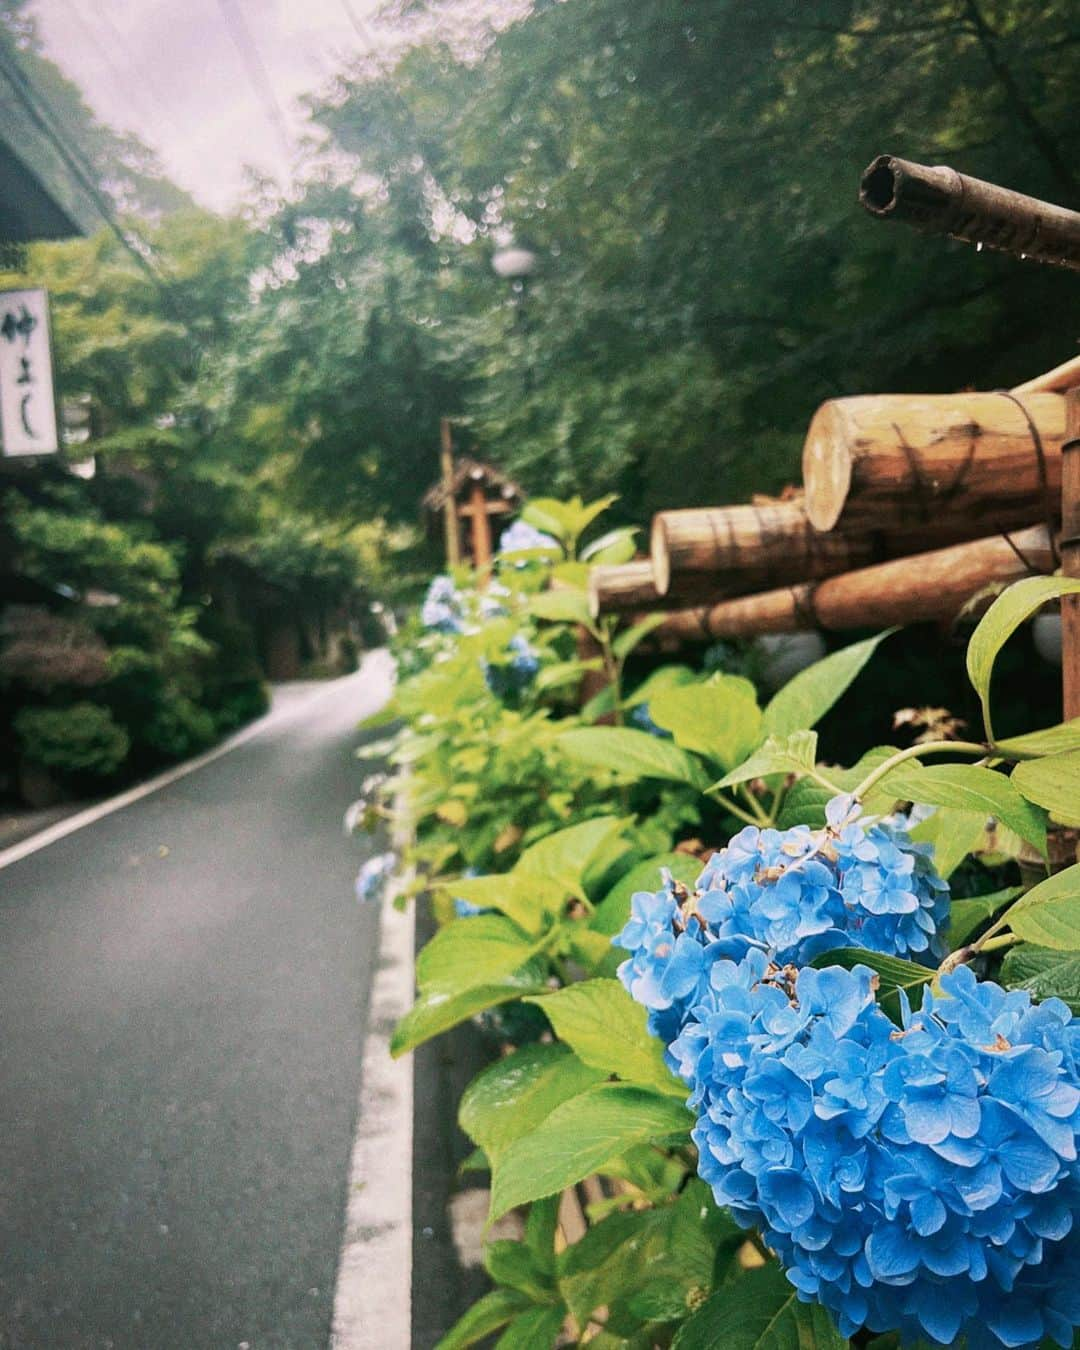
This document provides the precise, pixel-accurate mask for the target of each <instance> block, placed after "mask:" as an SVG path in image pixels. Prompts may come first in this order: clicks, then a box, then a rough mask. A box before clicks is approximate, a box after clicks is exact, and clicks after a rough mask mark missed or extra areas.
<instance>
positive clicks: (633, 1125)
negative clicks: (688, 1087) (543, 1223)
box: [490, 1083, 693, 1220]
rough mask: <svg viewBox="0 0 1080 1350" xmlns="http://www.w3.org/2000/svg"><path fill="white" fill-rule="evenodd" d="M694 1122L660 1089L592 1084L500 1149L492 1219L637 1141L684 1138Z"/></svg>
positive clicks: (597, 1168)
mask: <svg viewBox="0 0 1080 1350" xmlns="http://www.w3.org/2000/svg"><path fill="white" fill-rule="evenodd" d="M692 1120H693V1118H692V1116H691V1115H690V1113H689V1111H687V1109H686V1107H685V1106H683V1105H682V1104H681V1103H680V1102H678V1101H676V1100H674V1098H672V1097H666V1096H663V1095H661V1094H660V1093H657V1092H650V1091H647V1090H646V1089H644V1088H639V1087H631V1086H629V1085H624V1084H621V1083H616V1084H608V1083H602V1084H600V1085H599V1086H597V1087H593V1088H590V1089H588V1091H586V1092H583V1093H581V1094H580V1095H579V1096H577V1097H574V1098H572V1099H571V1100H570V1101H567V1102H563V1104H562V1105H561V1106H557V1107H556V1108H555V1110H554V1111H552V1113H551V1114H550V1115H549V1116H548V1117H547V1118H546V1119H545V1120H544V1121H542V1122H541V1123H540V1125H539V1126H538V1127H537V1128H536V1129H534V1130H532V1131H530V1132H529V1133H528V1134H524V1135H522V1136H521V1137H520V1138H518V1139H515V1140H514V1142H513V1143H512V1144H510V1145H508V1146H507V1148H506V1149H505V1150H504V1151H503V1152H502V1153H501V1155H500V1156H499V1158H498V1160H497V1161H496V1162H495V1164H494V1167H495V1170H494V1175H493V1177H492V1190H491V1214H490V1217H491V1219H492V1220H495V1219H497V1218H499V1217H500V1216H501V1215H503V1214H505V1213H506V1212H507V1211H508V1210H511V1209H513V1208H514V1207H515V1206H517V1205H523V1204H526V1203H527V1202H528V1201H530V1200H537V1199H539V1198H540V1197H541V1196H543V1195H553V1194H554V1193H555V1192H556V1191H561V1190H563V1189H564V1188H565V1187H567V1186H573V1185H575V1184H576V1183H577V1182H579V1181H581V1180H583V1179H584V1178H585V1177H587V1176H591V1175H592V1174H593V1173H594V1172H599V1171H602V1170H603V1168H604V1165H605V1164H606V1163H608V1162H611V1161H612V1160H614V1159H616V1158H618V1157H619V1156H620V1155H621V1154H623V1153H625V1152H627V1150H628V1149H631V1148H633V1147H634V1145H635V1144H643V1143H648V1142H649V1141H651V1140H655V1141H664V1140H671V1139H675V1138H682V1137H684V1136H685V1134H686V1132H687V1131H688V1130H689V1128H690V1125H691V1124H692Z"/></svg>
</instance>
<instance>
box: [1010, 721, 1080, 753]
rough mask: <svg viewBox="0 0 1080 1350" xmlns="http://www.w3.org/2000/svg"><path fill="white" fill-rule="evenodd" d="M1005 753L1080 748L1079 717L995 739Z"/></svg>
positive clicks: (1060, 751)
mask: <svg viewBox="0 0 1080 1350" xmlns="http://www.w3.org/2000/svg"><path fill="white" fill-rule="evenodd" d="M995 745H996V746H997V748H998V749H999V750H1003V751H1004V752H1005V753H1006V754H1007V755H1060V754H1064V752H1065V751H1066V750H1080V717H1074V718H1073V719H1072V720H1071V721H1070V722H1059V723H1058V724H1057V726H1053V727H1044V728H1043V730H1042V731H1028V732H1025V734H1024V735H1023V736H1009V737H1008V738H1007V739H1006V740H1003V741H995Z"/></svg>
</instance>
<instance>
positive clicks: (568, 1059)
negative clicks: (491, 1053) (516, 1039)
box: [458, 1044, 605, 1156]
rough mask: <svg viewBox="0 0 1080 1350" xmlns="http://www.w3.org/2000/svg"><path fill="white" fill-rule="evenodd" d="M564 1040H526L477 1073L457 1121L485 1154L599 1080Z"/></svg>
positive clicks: (532, 1125)
mask: <svg viewBox="0 0 1080 1350" xmlns="http://www.w3.org/2000/svg"><path fill="white" fill-rule="evenodd" d="M604 1077H605V1075H604V1074H603V1073H602V1072H600V1071H598V1070H596V1069H591V1068H589V1066H588V1065H587V1064H582V1062H581V1060H579V1059H578V1058H577V1056H576V1055H575V1054H574V1053H573V1052H572V1051H571V1050H570V1048H569V1047H568V1046H565V1045H558V1044H552V1045H542V1044H535V1045H526V1046H522V1048H521V1049H520V1050H515V1051H514V1053H513V1054H511V1055H507V1056H506V1057H505V1058H504V1059H500V1060H497V1061H496V1062H495V1063H494V1064H492V1065H490V1066H489V1067H488V1068H486V1069H484V1070H483V1072H482V1073H480V1074H478V1075H477V1076H476V1077H475V1078H474V1079H473V1080H472V1082H471V1083H470V1084H469V1086H468V1087H467V1088H466V1089H465V1092H464V1094H463V1096H462V1098H461V1103H460V1105H459V1107H458V1122H459V1124H460V1125H461V1128H462V1129H463V1130H464V1131H465V1133H466V1134H467V1135H468V1136H469V1138H470V1139H471V1140H472V1141H473V1142H474V1143H475V1144H478V1145H479V1146H480V1147H481V1148H482V1149H483V1150H484V1152H485V1153H487V1154H488V1155H489V1156H490V1155H492V1154H495V1155H497V1154H498V1152H499V1150H500V1149H502V1148H505V1146H506V1145H507V1144H509V1143H511V1142H512V1141H513V1140H514V1139H517V1138H519V1137H520V1136H521V1135H523V1134H527V1133H529V1131H530V1130H533V1129H535V1128H536V1126H537V1125H539V1124H540V1122H541V1121H542V1120H545V1119H546V1118H547V1117H548V1116H549V1115H550V1114H551V1112H552V1111H554V1109H555V1108H556V1107H557V1106H560V1105H561V1104H562V1103H563V1102H565V1101H568V1100H569V1099H570V1098H571V1097H576V1096H578V1094H579V1093H582V1092H584V1091H585V1090H586V1088H590V1087H593V1086H595V1085H596V1084H597V1083H600V1082H602V1081H603V1079H604Z"/></svg>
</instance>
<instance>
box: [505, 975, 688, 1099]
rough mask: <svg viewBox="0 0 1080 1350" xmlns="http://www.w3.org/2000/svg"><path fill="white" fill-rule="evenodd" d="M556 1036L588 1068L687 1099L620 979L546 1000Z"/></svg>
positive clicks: (541, 1003)
mask: <svg viewBox="0 0 1080 1350" xmlns="http://www.w3.org/2000/svg"><path fill="white" fill-rule="evenodd" d="M526 1002H528V1003H535V1004H536V1005H537V1007H539V1008H542V1009H543V1010H544V1014H545V1016H546V1017H547V1019H548V1021H549V1022H550V1023H551V1025H552V1028H553V1029H554V1031H555V1034H556V1036H558V1037H559V1039H560V1040H561V1041H565V1042H566V1044H567V1045H569V1046H570V1048H571V1050H573V1051H574V1053H575V1054H576V1055H577V1057H578V1058H579V1059H580V1060H581V1061H582V1062H583V1063H585V1064H588V1065H590V1066H591V1067H592V1068H594V1069H600V1070H603V1072H605V1073H609V1074H610V1073H613V1074H617V1075H618V1077H619V1078H622V1079H625V1080H627V1081H628V1082H631V1083H640V1084H642V1085H643V1086H645V1087H652V1088H656V1089H657V1090H658V1091H659V1092H664V1093H668V1094H670V1095H671V1096H674V1097H679V1098H681V1099H684V1100H685V1098H686V1086H685V1084H683V1083H681V1082H679V1080H678V1079H677V1078H676V1077H675V1076H674V1075H673V1074H672V1072H671V1071H670V1069H668V1067H667V1066H666V1065H665V1063H664V1054H663V1047H662V1046H661V1044H660V1042H659V1041H658V1040H657V1039H656V1037H655V1036H650V1035H649V1031H648V1027H647V1021H648V1014H647V1012H646V1011H645V1009H644V1008H643V1007H642V1006H641V1004H640V1003H635V1002H634V1000H633V999H632V998H631V997H630V995H629V994H628V993H627V992H626V990H625V989H624V988H623V987H622V985H621V984H620V983H619V981H618V980H583V981H581V982H580V983H578V984H571V985H567V986H566V988H564V989H557V990H556V991H555V992H554V993H552V994H546V995H544V996H543V997H542V998H529V999H527V1000H526Z"/></svg>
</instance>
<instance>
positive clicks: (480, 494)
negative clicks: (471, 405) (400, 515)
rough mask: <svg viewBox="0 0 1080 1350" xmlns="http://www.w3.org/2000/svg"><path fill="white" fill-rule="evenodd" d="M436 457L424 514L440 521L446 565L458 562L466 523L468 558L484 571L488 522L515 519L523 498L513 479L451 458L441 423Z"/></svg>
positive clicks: (489, 530)
mask: <svg viewBox="0 0 1080 1350" xmlns="http://www.w3.org/2000/svg"><path fill="white" fill-rule="evenodd" d="M440 457H441V463H442V471H443V472H442V477H441V478H440V480H439V481H438V482H437V483H435V484H433V485H432V486H431V487H430V488H428V490H427V492H425V493H424V496H423V507H424V511H425V513H426V514H427V516H428V519H429V522H433V521H434V520H435V519H437V518H441V519H442V521H443V530H444V536H445V539H446V558H447V565H448V566H450V567H453V566H456V564H457V563H458V562H460V561H461V547H460V523H461V522H462V521H467V522H468V525H469V550H468V551H469V555H470V559H471V561H472V564H473V566H474V567H475V568H477V569H478V570H480V571H483V570H485V569H486V568H488V567H490V565H491V559H492V554H493V548H492V542H491V540H492V522H493V520H497V518H498V517H499V516H509V515H516V514H517V512H518V511H520V510H521V506H522V503H523V502H524V500H525V494H524V492H522V490H521V488H520V487H519V486H518V485H517V483H515V482H514V481H513V479H511V478H508V477H507V475H506V474H504V473H502V472H501V471H500V470H499V469H496V468H495V466H494V465H492V464H485V463H483V462H482V461H481V460H478V459H470V458H469V457H468V456H466V455H459V456H458V457H457V459H456V460H455V459H454V457H453V453H452V448H451V445H450V431H449V424H448V423H447V422H446V421H445V420H444V422H443V433H442V444H441V455H440ZM451 521H453V524H451Z"/></svg>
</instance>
